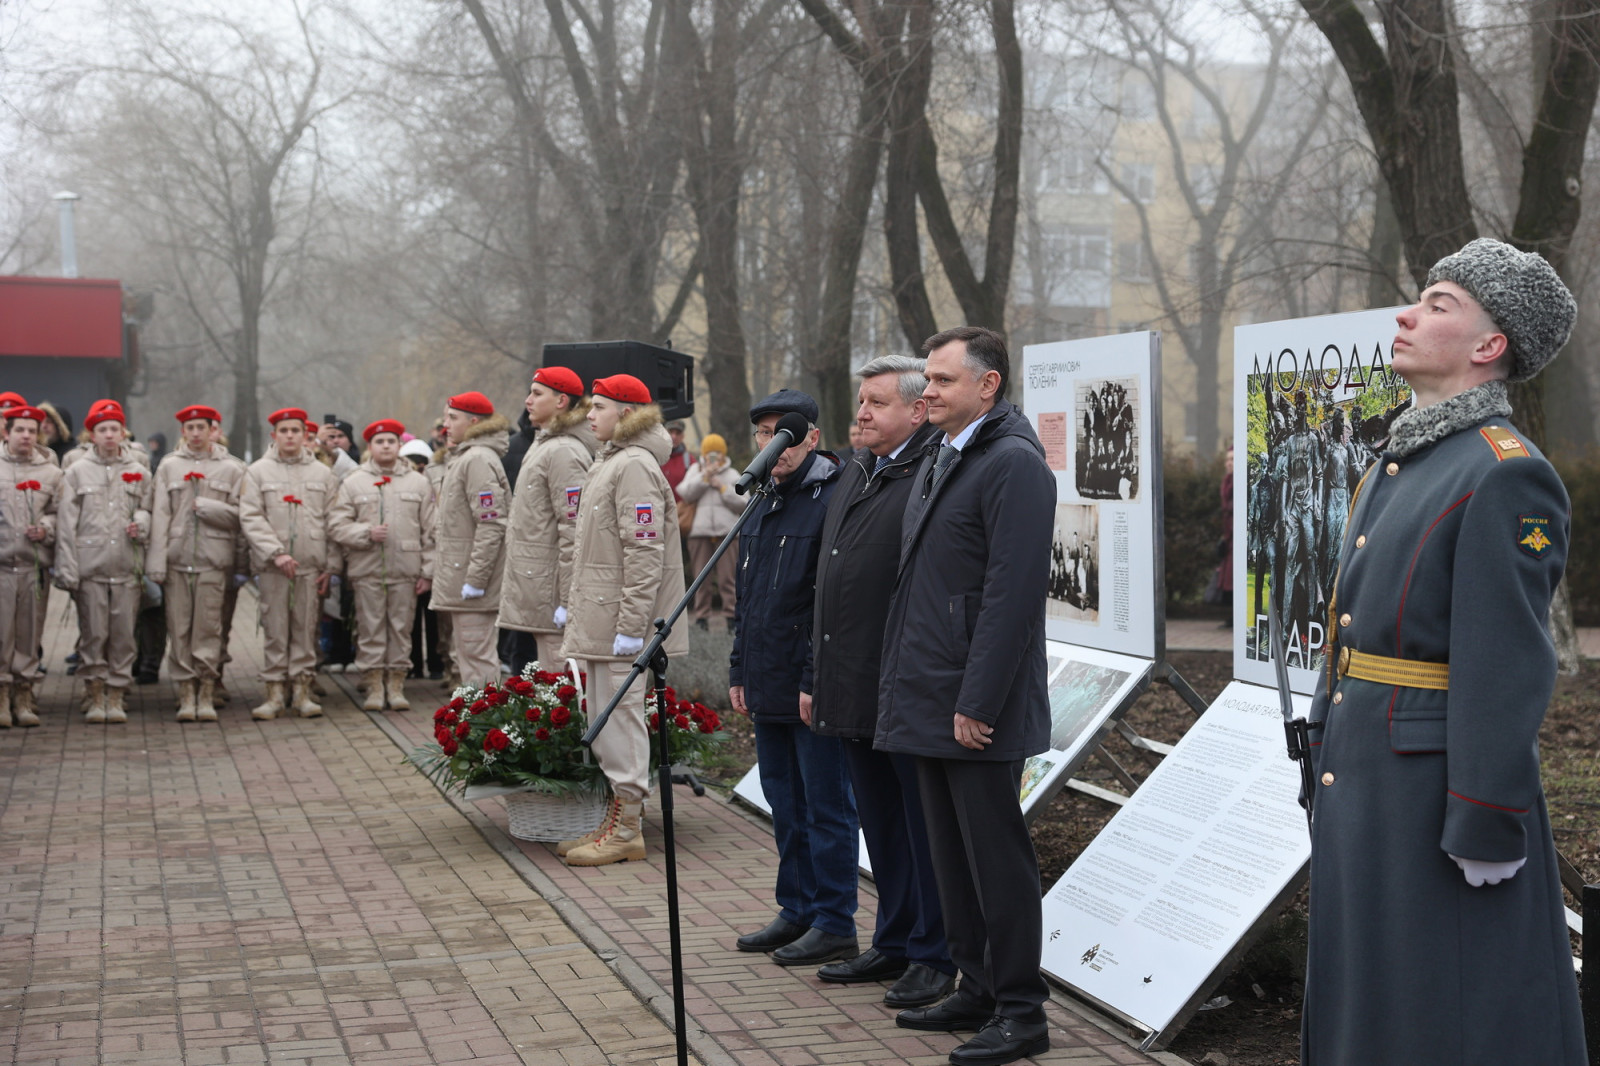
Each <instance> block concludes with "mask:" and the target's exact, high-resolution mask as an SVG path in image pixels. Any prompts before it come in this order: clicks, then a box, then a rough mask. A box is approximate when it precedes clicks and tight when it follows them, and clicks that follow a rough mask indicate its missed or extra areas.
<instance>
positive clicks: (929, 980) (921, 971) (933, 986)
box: [883, 962, 956, 1007]
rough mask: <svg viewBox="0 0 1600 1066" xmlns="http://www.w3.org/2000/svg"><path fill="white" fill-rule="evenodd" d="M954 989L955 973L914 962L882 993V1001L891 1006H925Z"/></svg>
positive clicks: (937, 1000) (942, 997) (935, 1001)
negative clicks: (945, 972) (947, 972)
mask: <svg viewBox="0 0 1600 1066" xmlns="http://www.w3.org/2000/svg"><path fill="white" fill-rule="evenodd" d="M955 990H956V978H955V974H943V973H940V972H939V971H938V970H935V969H934V968H933V967H932V966H929V965H928V964H926V963H922V962H914V963H912V964H911V965H910V966H908V967H906V972H905V973H904V974H902V975H901V977H900V980H898V981H896V982H895V983H894V986H893V987H892V988H890V989H889V991H887V992H885V993H884V994H883V1002H884V1003H886V1004H887V1005H889V1006H891V1007H926V1006H927V1005H928V1004H930V1003H937V1002H939V1001H940V1000H941V999H944V998H945V997H946V996H948V995H949V994H950V993H952V992H954V991H955Z"/></svg>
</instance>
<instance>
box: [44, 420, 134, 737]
mask: <svg viewBox="0 0 1600 1066" xmlns="http://www.w3.org/2000/svg"><path fill="white" fill-rule="evenodd" d="M83 426H84V429H85V431H86V432H88V433H89V435H90V443H91V444H92V445H93V447H92V448H91V449H90V450H89V451H88V452H87V453H86V454H84V455H83V456H81V457H80V458H79V459H78V460H76V461H74V462H72V463H69V464H67V467H66V472H65V473H64V474H63V475H62V480H63V481H64V482H65V487H64V489H63V492H62V497H61V507H60V510H59V511H58V512H57V520H56V529H57V531H58V536H57V548H56V583H57V584H58V585H60V586H61V587H62V588H63V589H65V590H67V591H68V592H70V593H72V602H73V603H74V604H76V605H77V608H78V633H79V636H78V654H79V656H81V659H80V662H79V665H78V673H77V676H78V677H79V678H81V679H82V680H83V681H84V684H85V685H86V687H87V689H88V692H87V696H86V699H85V701H84V702H85V704H86V707H85V709H84V714H83V717H84V719H85V720H86V721H89V722H126V721H127V720H128V714H127V711H126V709H125V708H124V706H123V699H124V697H125V696H126V695H127V692H128V686H129V685H131V684H132V683H133V659H134V654H135V652H136V650H137V642H136V641H135V639H134V623H135V621H136V619H137V618H138V616H139V597H140V594H141V593H142V591H143V589H142V587H141V582H140V580H139V575H140V573H141V571H142V570H143V568H144V545H145V544H146V543H147V542H148V541H149V539H150V510H151V507H152V506H153V504H154V502H155V479H154V478H152V477H151V475H150V471H149V469H148V468H147V467H146V466H145V465H144V463H143V462H142V461H141V460H140V457H139V455H138V453H136V452H135V451H134V450H133V449H132V448H131V447H129V445H128V442H127V440H126V439H125V436H126V432H127V427H126V425H125V424H124V422H123V415H122V405H120V404H118V403H117V402H116V401H115V400H102V401H100V402H99V403H97V404H96V405H95V406H94V407H93V408H91V409H90V412H89V417H88V418H86V419H84V421H83Z"/></svg>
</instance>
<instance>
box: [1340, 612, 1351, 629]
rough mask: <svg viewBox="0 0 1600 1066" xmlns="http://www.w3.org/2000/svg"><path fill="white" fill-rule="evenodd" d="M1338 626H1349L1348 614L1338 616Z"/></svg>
mask: <svg viewBox="0 0 1600 1066" xmlns="http://www.w3.org/2000/svg"><path fill="white" fill-rule="evenodd" d="M1339 624H1340V625H1341V626H1348V625H1349V624H1350V616H1349V615H1348V614H1341V615H1340V616H1339Z"/></svg>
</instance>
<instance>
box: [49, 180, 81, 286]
mask: <svg viewBox="0 0 1600 1066" xmlns="http://www.w3.org/2000/svg"><path fill="white" fill-rule="evenodd" d="M51 199H52V200H54V201H55V202H56V208H57V210H58V211H59V212H60V215H61V276H62V277H64V278H75V277H77V276H78V236H77V231H76V229H75V227H74V226H73V222H72V205H73V204H75V203H77V202H78V194H77V193H75V192H58V193H56V194H55V195H54V196H52V197H51Z"/></svg>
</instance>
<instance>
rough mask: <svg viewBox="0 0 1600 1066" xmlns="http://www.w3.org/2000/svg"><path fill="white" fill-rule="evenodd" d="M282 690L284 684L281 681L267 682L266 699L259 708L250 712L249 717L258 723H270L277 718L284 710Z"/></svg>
mask: <svg viewBox="0 0 1600 1066" xmlns="http://www.w3.org/2000/svg"><path fill="white" fill-rule="evenodd" d="M283 688H284V683H283V682H282V681H268V682H267V698H266V700H265V701H263V702H262V703H261V704H260V706H258V707H255V708H253V709H252V710H251V711H250V717H251V718H254V719H256V720H257V721H259V722H266V721H270V720H271V719H273V718H276V717H278V715H279V714H280V713H282V711H283V710H284V703H283Z"/></svg>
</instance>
